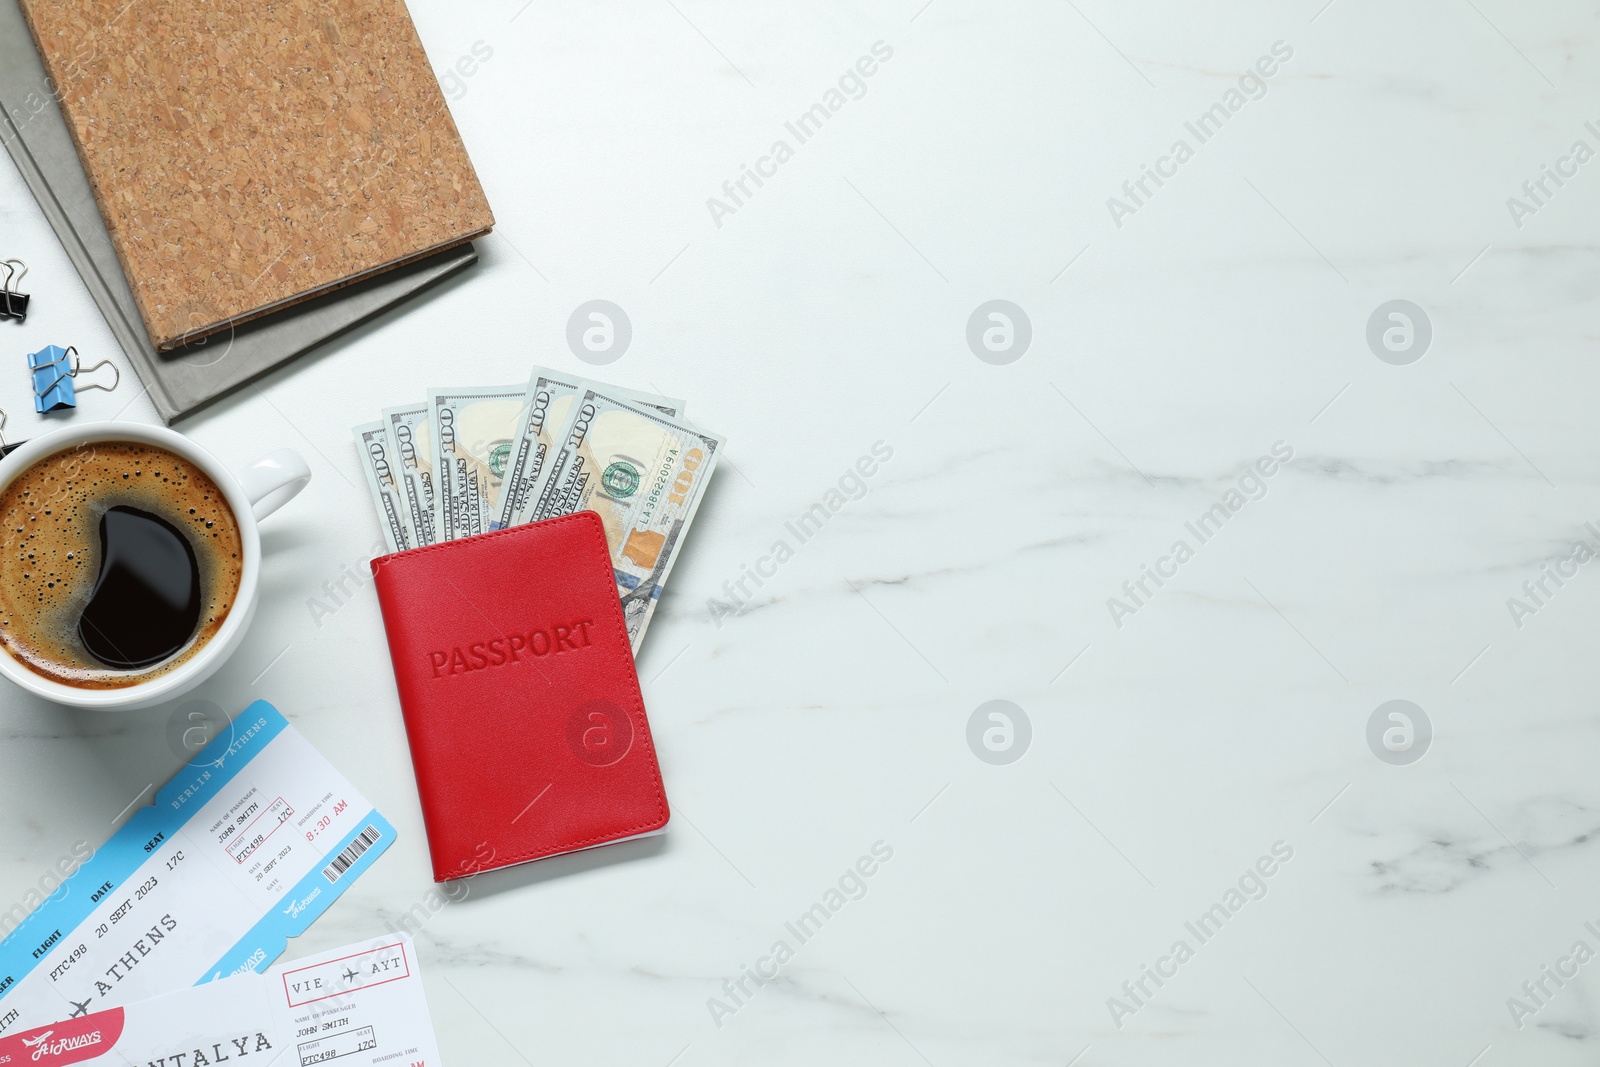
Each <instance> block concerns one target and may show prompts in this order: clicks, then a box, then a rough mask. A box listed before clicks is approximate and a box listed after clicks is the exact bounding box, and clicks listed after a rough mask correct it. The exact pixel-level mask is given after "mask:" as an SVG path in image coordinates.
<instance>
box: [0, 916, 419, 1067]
mask: <svg viewBox="0 0 1600 1067" xmlns="http://www.w3.org/2000/svg"><path fill="white" fill-rule="evenodd" d="M330 1060H336V1061H338V1065H339V1067H362V1065H370V1064H378V1063H385V1064H392V1065H395V1067H435V1065H437V1064H438V1062H439V1050H438V1047H437V1045H436V1044H435V1041H434V1036H433V1024H432V1022H431V1021H430V1020H429V1018H428V1002H427V999H426V998H425V997H424V996H423V992H422V979H421V977H420V976H419V975H418V973H417V957H416V950H415V947H414V946H413V945H412V943H411V939H410V938H408V937H406V935H404V934H392V935H388V936H385V937H379V938H374V939H373V940H371V941H363V942H361V943H359V944H355V945H349V946H347V947H345V948H341V949H335V950H333V951H331V952H324V953H322V954H320V955H317V956H309V957H307V958H305V959H302V960H296V961H294V962H292V963H285V964H281V965H279V966H277V967H273V968H272V969H271V970H269V971H267V973H266V974H253V973H252V974H244V975H239V976H237V977H233V978H229V979H227V980H226V981H222V982H212V983H210V984H208V985H201V986H194V987H192V988H189V989H180V990H178V991H176V992H173V993H169V994H167V995H166V996H163V997H155V998H153V999H151V1000H139V1001H135V1002H133V1003H131V1004H128V1005H125V1006H123V1007H117V1008H108V1009H105V1010H103V1011H96V1012H91V1013H90V1014H88V1015H83V1016H79V1017H77V1018H72V1019H65V1020H63V1021H60V1022H56V1023H52V1024H50V1025H48V1026H39V1027H35V1028H33V1029H32V1030H23V1031H20V1032H18V1033H15V1034H12V1035H10V1036H7V1037H3V1038H0V1067H66V1065H67V1064H72V1063H89V1064H105V1065H110V1064H116V1065H117V1067H128V1065H129V1064H149V1065H150V1067H220V1065H221V1064H224V1063H226V1064H228V1065H229V1067H269V1065H270V1067H311V1065H312V1064H318V1063H326V1062H328V1061H330Z"/></svg>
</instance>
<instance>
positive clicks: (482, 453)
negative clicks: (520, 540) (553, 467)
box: [428, 385, 528, 541]
mask: <svg viewBox="0 0 1600 1067" xmlns="http://www.w3.org/2000/svg"><path fill="white" fill-rule="evenodd" d="M527 401H528V387H527V386H526V385H502V386H480V387H476V388H470V387H469V388H460V389H429V390H428V412H429V414H430V415H431V416H432V419H433V427H434V457H435V460H436V461H437V467H438V471H439V507H438V528H439V540H441V541H453V540H455V539H456V538H458V537H471V536H472V535H473V534H480V533H483V532H484V531H486V530H488V529H489V528H490V527H489V520H490V518H491V517H492V516H491V515H490V511H489V509H490V508H491V507H492V506H493V503H494V501H496V500H498V499H499V498H500V485H501V481H502V480H503V479H504V478H505V474H506V469H507V467H508V466H509V464H510V461H511V448H512V441H513V439H514V438H515V436H516V432H517V424H518V423H519V422H521V421H522V416H523V412H524V410H525V409H526V407H527Z"/></svg>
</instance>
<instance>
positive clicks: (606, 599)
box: [372, 511, 668, 882]
mask: <svg viewBox="0 0 1600 1067" xmlns="http://www.w3.org/2000/svg"><path fill="white" fill-rule="evenodd" d="M372 577H373V581H374V584H375V585H376V587H377V590H378V604H379V606H380V607H381V608H382V611H383V625H384V629H385V630H386V631H387V633H388V637H389V656H390V658H391V659H392V660H393V662H394V676H395V682H396V684H397V686H398V687H399V690H400V710H401V713H402V714H403V715H404V717H405V723H406V736H407V737H408V738H409V740H410V743H411V760H412V763H413V764H414V765H415V768H416V775H417V792H418V794H419V795H420V796H421V799H422V821H423V823H424V825H425V826H426V827H427V830H428V850H429V852H430V853H431V854H432V856H433V877H434V881H436V882H442V881H445V880H447V879H451V878H461V877H463V876H465V875H469V874H476V873H478V872H480V871H486V870H494V869H496V868H499V867H509V866H511V865H513V864H517V863H523V862H526V861H528V860H534V859H541V858H543V857H546V856H555V855H559V854H561V853H563V852H574V851H577V850H579V849H584V848H591V847H593V846H595V845H603V844H606V843H608V842H612V841H619V840H622V839H624V838H629V837H638V836H642V835H645V834H650V833H654V832H657V831H659V830H661V829H662V828H663V827H665V826H666V824H667V817H668V813H667V797H666V792H665V791H664V790H663V788H662V785H661V769H660V767H658V766H657V764H656V752H655V746H654V745H653V744H652V743H651V741H650V723H649V721H648V720H647V719H646V718H645V712H644V699H643V697H642V696H641V695H640V693H639V676H638V674H637V673H636V672H635V671H634V666H633V653H632V652H631V650H630V648H629V645H628V631H627V627H626V626H625V625H624V624H623V620H622V603H621V601H620V600H619V599H618V596H617V582H616V577H615V575H614V574H613V573H612V568H611V556H610V553H609V552H608V551H607V548H606V538H605V529H604V527H602V526H601V524H600V517H599V516H598V515H596V514H594V513H593V512H590V511H580V512H577V513H576V514H572V515H565V516H562V517H561V518H558V519H549V520H547V521H545V522H539V523H532V524H529V525H525V526H513V527H511V528H510V529H507V530H500V531H497V532H494V533H487V534H480V535H478V536H476V537H467V538H463V539H461V540H458V541H446V542H444V543H442V544H436V545H429V546H426V547H423V548H414V549H411V550H410V551H407V552H397V553H395V554H393V555H389V556H380V557H379V558H377V559H375V560H373V561H372Z"/></svg>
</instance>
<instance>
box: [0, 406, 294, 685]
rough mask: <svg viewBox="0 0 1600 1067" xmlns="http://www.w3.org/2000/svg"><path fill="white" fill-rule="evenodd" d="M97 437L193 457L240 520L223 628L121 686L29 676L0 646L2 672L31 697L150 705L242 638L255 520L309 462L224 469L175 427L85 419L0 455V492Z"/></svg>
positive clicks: (286, 454) (253, 574)
mask: <svg viewBox="0 0 1600 1067" xmlns="http://www.w3.org/2000/svg"><path fill="white" fill-rule="evenodd" d="M99 441H132V442H135V443H138V444H147V445H154V446H156V447H157V448H164V449H166V450H167V451H168V452H171V453H173V454H174V455H177V456H182V457H183V458H184V459H186V460H188V461H189V462H190V463H193V464H194V465H195V466H196V467H199V468H200V469H201V470H203V471H205V472H206V474H207V475H209V476H210V477H211V480H212V481H214V482H216V483H217V487H218V488H220V489H221V490H222V495H223V496H224V497H225V498H227V501H228V507H229V508H230V509H232V511H233V515H234V518H235V519H236V520H237V521H238V524H239V540H240V542H241V544H242V545H243V546H244V566H243V567H242V568H240V573H239V592H238V594H237V595H236V596H235V597H234V598H233V607H232V608H230V609H229V611H228V617H227V618H226V619H224V620H223V622H222V626H221V627H220V628H218V630H217V632H216V633H215V634H213V635H212V636H211V640H209V641H207V642H206V643H205V645H204V646H203V647H201V649H200V650H199V651H198V652H196V653H195V654H194V655H193V656H191V657H190V658H189V659H188V660H186V661H185V662H184V663H182V664H180V665H179V666H178V667H175V668H174V669H172V670H170V671H168V672H166V673H165V674H160V675H157V676H156V677H154V678H151V679H149V680H148V681H144V682H139V683H137V684H136V685H130V686H124V687H123V688H120V689H79V688H77V687H76V686H70V685H66V684H63V683H61V682H57V681H52V680H51V679H49V678H46V677H44V676H43V675H39V674H35V673H34V672H33V671H31V670H29V669H28V668H27V667H26V666H24V665H23V664H22V663H20V662H18V661H17V660H16V659H14V658H13V657H12V656H11V655H10V654H9V653H8V652H6V651H4V649H3V648H0V673H3V674H4V675H5V676H6V677H7V678H9V679H10V680H11V681H13V682H15V683H16V684H17V685H19V686H21V687H22V688H23V689H26V690H27V691H28V692H30V693H33V694H35V695H37V696H41V697H44V698H45V699H46V700H53V701H55V702H57V703H59V704H71V705H73V706H75V707H80V708H96V709H98V710H101V711H122V710H125V709H128V708H142V707H149V706H150V705H152V704H159V703H162V702H163V701H167V700H171V699H173V698H174V697H176V696H178V695H180V694H182V693H185V692H187V691H188V690H190V689H193V688H194V687H195V686H197V685H199V684H200V683H201V682H202V681H204V680H205V679H206V678H207V677H208V676H209V675H211V673H212V672H213V671H215V670H216V669H217V668H218V667H220V666H222V663H223V661H224V660H226V659H227V658H228V656H229V654H230V653H232V652H233V651H234V650H235V649H236V648H238V646H239V642H240V641H241V640H243V639H244V633H245V630H247V629H249V627H250V619H251V617H252V616H254V615H255V612H256V586H257V585H258V584H259V582H260V580H261V537H260V535H259V534H258V533H257V532H256V523H257V522H259V521H260V520H262V519H264V518H266V517H267V516H268V515H270V514H272V513H273V512H274V511H277V510H278V509H279V508H280V507H282V506H283V505H284V504H286V503H287V502H288V501H289V500H290V499H291V498H293V497H294V495H295V494H296V493H298V492H300V490H301V489H304V488H305V486H306V483H307V482H309V481H310V480H311V468H310V467H308V466H306V461H305V460H304V459H302V458H301V456H300V454H299V453H298V452H296V451H294V450H293V449H289V448H285V449H281V450H280V451H277V452H274V453H272V454H271V455H270V456H267V457H265V458H264V459H259V460H257V461H256V462H254V463H252V464H251V465H250V466H248V467H245V468H244V469H243V470H240V471H238V472H230V471H229V470H228V468H226V467H224V466H223V465H222V463H221V462H220V461H218V459H217V458H216V457H215V456H213V455H212V454H211V453H209V452H207V451H206V450H205V449H203V448H201V447H200V446H199V445H197V444H195V443H194V442H193V441H191V440H189V439H188V438H187V437H185V436H183V435H182V434H180V433H176V432H174V431H172V430H168V429H165V428H164V427H160V426H147V425H144V424H142V423H131V422H91V423H83V424H81V425H77V426H72V427H68V428H67V429H64V430H56V431H55V432H53V433H47V434H45V435H43V436H42V437H35V438H34V439H33V440H31V441H28V442H27V443H25V444H23V445H21V446H19V447H18V448H17V449H15V450H14V451H13V452H11V453H10V454H9V455H7V456H6V457H5V458H4V459H0V492H4V491H5V488H6V487H7V486H9V485H10V484H11V481H12V479H14V478H16V477H17V475H19V474H21V473H22V472H23V471H25V470H27V469H28V468H29V467H31V466H33V465H34V464H35V463H36V462H38V461H39V460H41V459H43V458H44V457H46V456H49V455H53V454H54V453H57V452H60V451H63V450H65V449H68V448H72V447H74V446H75V445H84V444H94V443H96V442H99Z"/></svg>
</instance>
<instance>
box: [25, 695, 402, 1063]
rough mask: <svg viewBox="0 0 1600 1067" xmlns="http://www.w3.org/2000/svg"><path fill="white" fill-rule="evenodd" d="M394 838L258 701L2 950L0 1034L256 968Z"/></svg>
mask: <svg viewBox="0 0 1600 1067" xmlns="http://www.w3.org/2000/svg"><path fill="white" fill-rule="evenodd" d="M393 840H394V827H392V826H390V825H389V823H388V821H387V820H385V819H384V818H383V816H382V815H379V814H378V812H377V811H375V810H374V809H373V807H372V805H371V804H369V803H368V802H367V800H366V798H364V797H363V796H362V795H361V794H360V793H358V792H356V790H355V788H354V787H353V786H352V785H351V784H350V783H349V782H348V781H346V780H345V778H344V776H343V775H342V774H340V773H339V772H338V771H336V770H334V768H333V766H332V764H330V763H329V762H328V761H327V760H325V759H323V758H322V756H321V754H319V753H318V752H317V750H316V749H314V748H312V747H311V743H310V742H308V741H307V740H306V739H305V738H304V737H302V736H301V735H300V733H299V731H297V730H295V728H294V727H292V726H290V725H289V723H288V721H287V720H286V719H284V717H283V716H282V715H281V714H279V713H278V710H277V709H276V708H274V707H273V706H272V705H271V704H268V703H266V702H265V701H261V700H258V701H256V702H255V703H254V704H252V705H250V706H249V707H248V708H246V709H245V710H244V712H243V713H242V714H241V715H240V716H239V717H238V718H237V719H235V720H234V722H233V724H232V726H231V728H230V729H229V730H227V731H224V733H223V734H222V735H221V736H219V737H217V738H216V739H215V740H213V741H212V742H211V743H210V744H209V745H207V746H206V747H205V748H204V749H203V750H202V751H201V752H200V753H199V755H197V756H196V757H195V758H194V759H193V760H191V761H190V762H189V763H187V764H185V766H184V768H183V770H182V771H180V772H179V773H178V774H177V776H176V777H174V778H173V779H172V781H170V782H168V783H167V784H166V785H165V786H163V787H162V788H161V790H160V791H158V792H157V793H156V796H155V802H154V803H153V804H152V805H151V806H149V807H146V808H141V809H140V810H139V811H137V812H135V813H134V815H133V817H132V818H130V819H129V820H128V821H127V822H126V823H124V824H123V826H122V827H121V829H119V830H118V831H117V832H116V834H115V835H113V836H112V838H111V840H110V841H108V842H106V843H105V845H104V846H102V847H101V848H100V850H99V851H98V852H96V853H95V854H94V855H93V856H92V857H91V858H90V859H89V861H88V862H87V863H85V864H84V865H83V866H82V867H80V868H79V869H78V870H77V871H75V872H74V873H73V875H72V877H70V878H68V879H67V880H66V882H64V883H63V884H62V886H61V888H60V889H58V890H56V892H54V893H53V894H51V895H50V897H49V898H48V899H47V900H45V902H44V903H43V904H41V905H39V907H38V908H37V909H36V910H35V911H34V912H33V913H32V914H31V915H29V916H28V917H27V918H26V919H24V920H23V921H22V922H21V923H19V924H18V925H17V927H16V929H15V930H13V931H12V932H11V934H10V935H9V936H8V937H7V938H6V939H5V940H4V941H3V942H0V1034H9V1033H14V1032H16V1031H17V1030H20V1029H23V1028H26V1027H32V1026H38V1025H40V1024H42V1023H46V1022H49V1021H50V1020H52V1019H60V1018H64V1017H66V1016H69V1015H75V1016H83V1015H85V1014H87V1013H90V1012H96V1011H101V1010H103V1009H105V1008H109V1007H113V1006H115V1005H119V1004H127V1003H129V1002H131V1001H134V1000H141V999H143V998H146V997H152V996H156V995H158V994H162V993H170V992H172V991H173V990H175V989H181V988H183V987H184V986H191V985H197V984H199V983H202V982H209V981H212V980H213V979H216V978H223V977H226V976H228V975H232V974H239V973H243V972H246V971H260V970H262V969H264V968H265V967H266V966H267V965H268V964H270V963H271V962H272V961H273V960H275V959H277V958H278V956H279V955H281V954H282V953H283V950H284V947H285V945H286V944H287V941H288V939H289V938H291V937H294V936H297V935H298V934H300V933H302V932H304V930H305V929H306V928H307V927H308V926H310V925H311V923H312V922H313V921H314V920H315V919H316V918H317V916H319V915H321V914H322V913H323V912H324V911H325V910H327V908H328V906H329V905H330V904H331V903H333V901H334V900H335V899H336V898H337V897H338V896H339V895H340V894H341V893H343V892H344V891H345V889H346V887H348V886H349V885H350V883H351V882H353V881H354V880H355V879H356V877H357V876H358V875H360V874H361V873H362V872H363V871H365V870H366V869H367V868H368V867H369V866H371V865H372V862H373V861H374V860H376V859H377V857H378V855H379V854H380V853H381V852H383V850H384V849H386V848H388V847H389V844H390V843H391V842H392V841H393Z"/></svg>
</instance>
